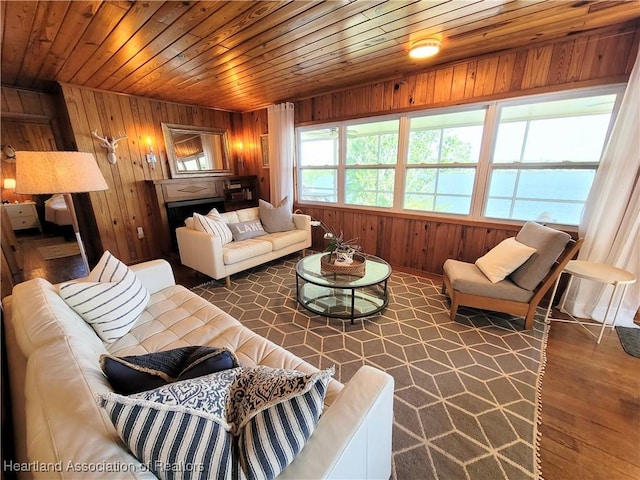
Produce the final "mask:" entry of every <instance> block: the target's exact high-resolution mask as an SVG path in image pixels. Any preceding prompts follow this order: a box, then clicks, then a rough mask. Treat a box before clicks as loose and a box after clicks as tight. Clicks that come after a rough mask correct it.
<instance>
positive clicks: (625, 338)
mask: <svg viewBox="0 0 640 480" xmlns="http://www.w3.org/2000/svg"><path fill="white" fill-rule="evenodd" d="M616 333H617V334H618V338H619V339H620V343H621V344H622V348H623V349H624V351H625V352H627V353H628V354H629V355H633V356H634V357H638V358H640V328H633V327H620V326H616Z"/></svg>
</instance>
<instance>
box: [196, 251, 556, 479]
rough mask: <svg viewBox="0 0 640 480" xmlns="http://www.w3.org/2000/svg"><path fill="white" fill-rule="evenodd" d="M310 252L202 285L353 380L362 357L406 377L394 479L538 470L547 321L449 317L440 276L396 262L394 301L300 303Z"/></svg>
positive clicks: (397, 409)
mask: <svg viewBox="0 0 640 480" xmlns="http://www.w3.org/2000/svg"><path fill="white" fill-rule="evenodd" d="M298 258H299V257H297V256H290V257H287V258H286V259H285V261H284V262H283V261H279V262H272V263H270V264H266V265H263V266H261V267H256V268H254V269H252V270H248V271H246V272H244V273H238V274H235V275H234V276H233V277H232V287H231V289H230V290H229V289H227V288H225V287H224V285H223V282H216V281H212V282H208V283H206V284H204V285H200V286H198V287H195V288H193V289H192V290H193V291H194V292H195V293H197V294H198V295H200V296H202V297H203V298H205V299H206V300H208V301H210V302H211V303H213V304H215V305H216V306H218V307H219V308H221V309H222V310H224V311H226V312H227V313H229V314H231V315H232V316H234V317H235V318H237V319H238V320H239V321H240V322H242V323H243V324H244V325H245V326H247V327H248V328H250V329H252V330H254V331H255V332H256V333H258V334H260V335H262V336H264V337H266V338H268V339H270V340H272V341H273V342H275V343H276V344H278V345H281V346H283V347H285V348H286V349H288V350H290V351H291V352H293V353H294V354H296V355H298V356H299V357H301V358H303V359H305V360H307V361H308V362H309V363H311V364H312V365H315V366H317V367H319V368H326V367H328V366H330V365H335V367H336V375H335V378H336V379H337V380H339V381H340V382H342V383H346V382H348V381H349V379H350V378H351V376H352V375H353V374H354V373H355V371H356V370H357V369H358V368H360V366H362V365H365V364H366V365H372V366H375V367H378V368H380V369H382V370H385V371H386V372H388V373H389V374H390V375H392V376H393V377H394V379H395V398H394V428H393V470H392V471H393V478H394V479H398V480H400V479H402V480H404V479H417V478H420V479H447V480H453V479H492V480H494V479H537V478H540V465H539V460H538V441H539V438H538V421H539V415H540V411H539V409H540V403H539V401H540V400H539V393H538V392H539V389H540V383H541V380H542V378H541V377H542V373H543V369H544V365H545V361H546V357H545V352H544V350H545V348H546V339H547V334H548V326H547V325H545V324H544V322H543V315H542V312H541V314H540V315H538V316H537V317H536V321H535V324H534V328H533V329H532V330H530V331H522V330H521V328H522V326H523V323H524V320H523V319H522V318H520V317H511V316H509V315H502V314H493V313H491V312H484V311H480V310H475V309H467V308H465V309H463V308H460V309H459V310H458V316H457V318H456V321H455V322H452V321H451V320H449V306H448V300H447V297H445V296H444V295H442V294H441V293H440V285H435V284H434V283H433V282H432V281H431V280H429V279H426V278H421V277H417V276H414V275H410V274H406V273H398V272H394V273H393V274H392V275H391V277H390V279H389V283H388V287H389V292H390V294H389V305H388V306H387V308H386V309H385V310H384V311H383V312H382V313H379V314H377V315H373V316H371V317H366V318H364V319H356V322H355V325H351V323H350V321H349V320H341V319H331V318H326V317H323V316H320V315H316V314H313V313H311V312H309V311H307V310H306V309H305V308H304V307H302V306H300V305H299V304H298V303H297V301H296V291H295V271H294V268H295V264H296V262H297V260H298Z"/></svg>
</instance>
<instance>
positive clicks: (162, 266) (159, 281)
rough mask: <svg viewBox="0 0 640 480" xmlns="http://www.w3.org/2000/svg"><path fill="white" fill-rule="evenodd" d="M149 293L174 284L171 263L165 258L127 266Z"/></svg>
mask: <svg viewBox="0 0 640 480" xmlns="http://www.w3.org/2000/svg"><path fill="white" fill-rule="evenodd" d="M129 268H130V269H131V270H133V272H134V273H135V274H136V276H137V277H138V278H139V279H140V281H141V282H142V284H143V285H144V287H145V288H146V289H147V290H149V293H156V292H159V291H160V290H163V289H165V288H167V287H171V286H173V285H175V284H176V279H175V277H174V276H173V270H172V269H171V265H170V264H169V262H167V261H166V260H151V261H149V262H142V263H137V264H135V265H131V266H130V267H129Z"/></svg>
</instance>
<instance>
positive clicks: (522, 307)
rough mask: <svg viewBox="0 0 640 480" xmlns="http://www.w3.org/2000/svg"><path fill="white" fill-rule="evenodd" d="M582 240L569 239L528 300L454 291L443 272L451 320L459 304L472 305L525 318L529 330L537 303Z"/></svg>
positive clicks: (578, 247)
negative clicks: (505, 298) (514, 299)
mask: <svg viewBox="0 0 640 480" xmlns="http://www.w3.org/2000/svg"><path fill="white" fill-rule="evenodd" d="M582 241H583V240H582V239H578V240H570V241H569V243H568V244H567V246H566V247H565V249H564V251H563V252H562V253H561V254H560V256H559V257H558V260H556V262H555V264H554V266H553V267H552V268H551V270H549V273H547V276H546V277H545V278H544V280H543V281H542V282H540V284H539V285H538V286H537V287H536V288H535V289H534V291H533V292H534V294H533V297H532V298H531V300H529V302H516V301H513V300H504V299H501V298H492V297H484V296H481V295H473V294H470V293H463V292H459V291H456V290H455V289H453V288H452V287H451V280H449V278H448V277H447V274H446V273H445V274H444V275H443V277H442V293H443V294H446V292H447V291H448V292H449V297H450V298H451V313H450V317H451V320H455V318H456V315H457V313H458V307H459V306H465V307H474V308H480V309H483V310H492V311H494V312H503V313H509V314H511V315H519V316H522V317H524V318H525V321H524V329H525V330H530V329H531V328H533V318H534V316H535V314H536V308H537V307H538V304H539V303H540V301H541V300H542V298H543V297H544V296H545V294H546V293H547V290H549V288H551V286H552V285H553V284H554V283H555V281H556V279H557V278H558V275H560V274H561V273H562V270H564V267H565V266H566V265H567V263H569V261H570V260H572V259H573V258H574V257H575V256H576V255H577V253H578V250H580V247H581V246H582ZM549 301H550V302H553V299H552V298H551V299H549Z"/></svg>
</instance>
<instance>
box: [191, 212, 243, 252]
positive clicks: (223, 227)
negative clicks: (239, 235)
mask: <svg viewBox="0 0 640 480" xmlns="http://www.w3.org/2000/svg"><path fill="white" fill-rule="evenodd" d="M214 210H215V209H214ZM193 228H194V229H195V230H198V231H199V232H204V233H210V234H211V235H215V236H217V237H220V241H221V242H222V245H225V244H227V243H229V242H231V241H232V240H233V235H232V233H231V230H230V229H229V227H228V226H227V224H226V223H225V222H224V220H223V219H222V216H221V215H220V214H219V213H218V211H217V210H216V211H215V212H214V211H213V210H212V211H211V212H209V213H208V214H207V215H200V214H199V213H194V214H193Z"/></svg>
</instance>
